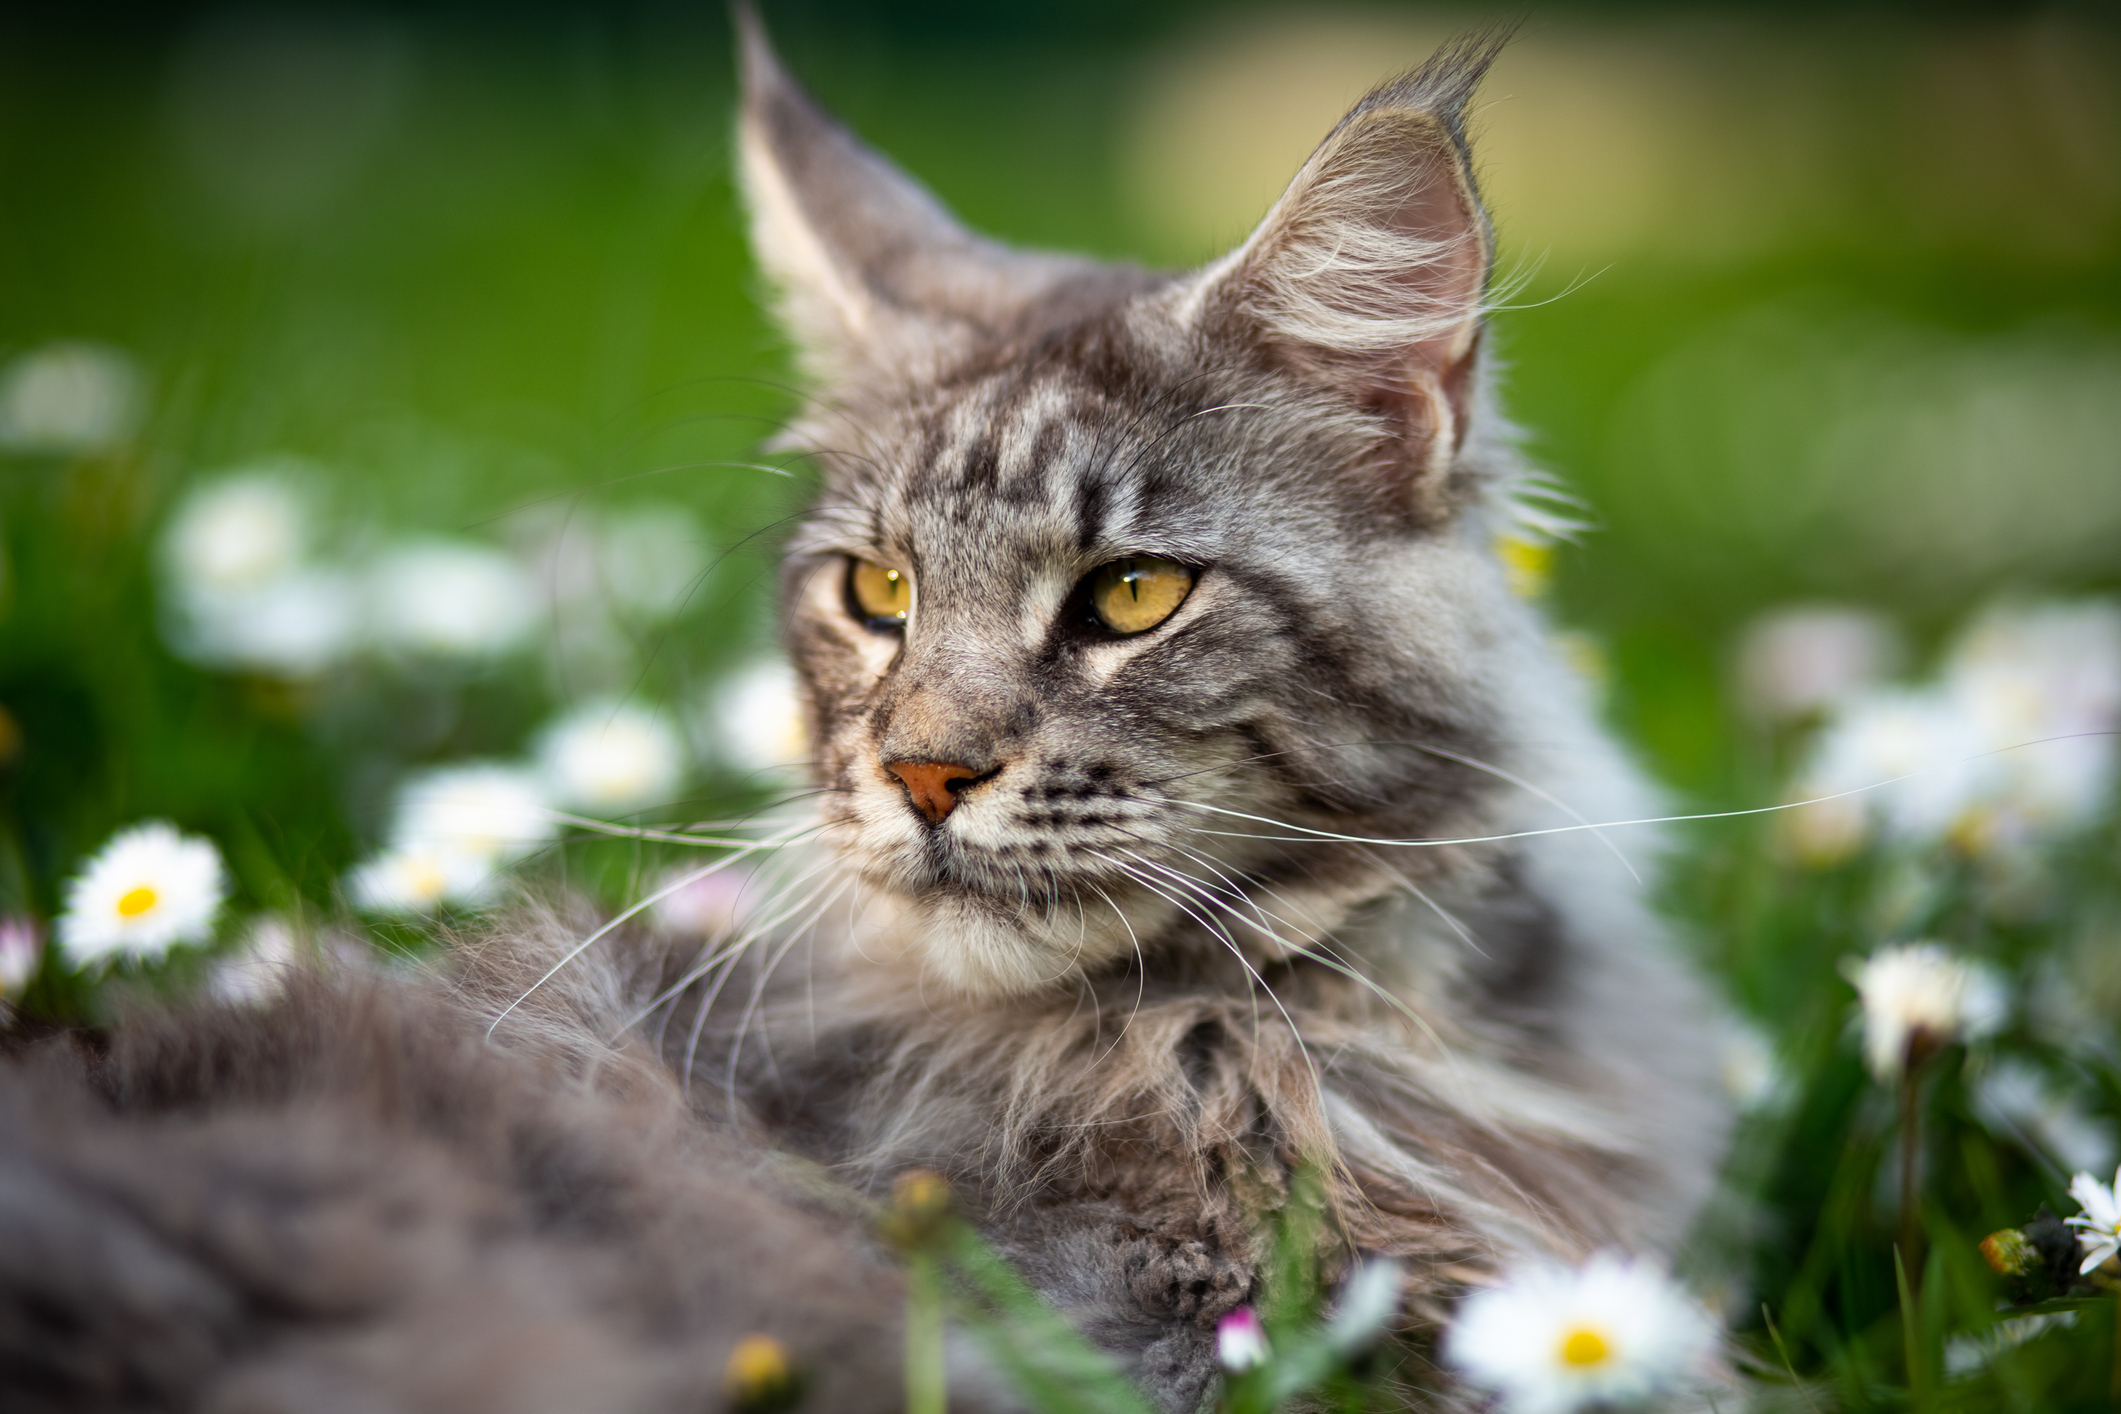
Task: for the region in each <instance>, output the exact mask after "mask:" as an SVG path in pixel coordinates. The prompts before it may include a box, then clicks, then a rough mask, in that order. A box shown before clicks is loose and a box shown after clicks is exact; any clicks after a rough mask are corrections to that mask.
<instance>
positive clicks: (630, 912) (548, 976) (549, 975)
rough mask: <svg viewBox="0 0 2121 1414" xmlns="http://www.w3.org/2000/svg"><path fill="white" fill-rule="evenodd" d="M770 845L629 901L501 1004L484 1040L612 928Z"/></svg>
mask: <svg viewBox="0 0 2121 1414" xmlns="http://www.w3.org/2000/svg"><path fill="white" fill-rule="evenodd" d="M771 847H772V846H770V845H764V844H761V845H752V846H746V847H744V848H741V849H739V850H737V851H736V852H735V853H733V854H731V855H730V856H729V857H728V858H727V859H718V860H716V861H715V862H714V863H712V864H708V865H703V866H702V867H700V868H698V869H695V870H693V871H692V872H691V873H689V874H684V875H680V876H679V877H678V878H677V879H675V880H673V881H672V882H670V883H668V884H665V885H664V886H663V887H662V888H660V889H657V890H656V891H655V892H654V893H652V894H650V895H648V896H647V897H646V898H643V899H640V900H638V901H637V902H635V903H633V904H630V905H628V906H627V907H626V908H624V909H622V910H620V911H619V912H618V913H617V914H615V915H613V916H612V918H611V919H610V920H609V921H608V922H606V923H605V924H604V926H603V927H601V928H599V929H597V930H596V931H595V932H593V933H591V934H590V935H589V936H588V937H586V938H584V939H582V941H580V942H579V943H576V944H575V945H574V946H573V947H571V948H569V949H568V950H567V951H566V952H565V953H563V954H562V955H561V957H560V960H559V961H558V962H555V963H554V964H553V965H552V966H551V967H549V968H547V969H546V970H545V974H544V975H543V976H542V977H540V978H538V980H537V981H535V982H533V983H531V984H530V986H529V987H528V988H526V989H525V990H524V992H523V995H521V996H520V997H517V998H516V999H515V1000H514V1001H512V1002H510V1003H509V1004H508V1005H507V1006H505V1007H503V1008H502V1009H501V1014H500V1015H499V1016H496V1017H495V1018H494V1019H493V1021H492V1022H491V1023H490V1024H489V1025H488V1026H487V1028H486V1039H487V1040H489V1041H491V1040H492V1039H493V1033H494V1030H495V1029H496V1028H497V1027H499V1026H500V1024H501V1023H502V1022H504V1021H506V1020H507V1019H508V1017H509V1014H510V1013H512V1012H513V1011H514V1010H515V1009H516V1008H517V1007H519V1006H521V1005H523V1003H525V1002H527V1001H529V1000H530V998H531V996H532V994H533V993H535V992H536V991H537V990H538V988H540V987H542V986H544V985H545V984H546V983H547V982H550V981H551V980H552V979H553V978H555V977H557V976H559V975H560V969H562V968H564V967H566V966H567V964H569V963H571V962H573V961H574V960H575V959H576V958H578V957H580V956H581V955H582V954H583V953H585V952H588V951H589V950H590V949H591V948H593V947H595V946H596V945H597V944H598V943H599V942H601V941H602V940H603V939H605V938H607V937H609V936H610V935H611V933H612V931H613V930H614V929H616V928H617V927H618V926H619V925H620V924H622V923H624V922H626V921H627V920H628V919H630V918H634V917H636V916H638V915H639V914H640V913H642V912H644V911H645V910H647V909H649V908H652V907H654V906H655V905H656V904H658V903H661V902H662V901H663V900H664V899H666V898H669V897H670V896H671V895H672V894H674V893H677V892H678V891H679V890H680V889H683V888H685V887H687V886H688V885H691V884H696V883H698V882H699V881H700V880H702V879H705V878H708V877H709V876H711V875H714V874H719V873H720V872H721V871H722V870H724V869H727V868H729V867H730V866H731V865H733V864H735V863H736V862H737V861H738V860H741V859H744V858H747V857H749V856H750V855H752V854H754V853H756V852H757V851H758V850H760V849H766V848H771Z"/></svg>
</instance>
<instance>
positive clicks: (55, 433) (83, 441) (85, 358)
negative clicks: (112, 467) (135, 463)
mask: <svg viewBox="0 0 2121 1414" xmlns="http://www.w3.org/2000/svg"><path fill="white" fill-rule="evenodd" d="M139 413H140V372H139V369H138V368H136V367H135V366H134V364H133V361H132V360H131V359H130V358H128V357H127V356H126V355H124V354H122V353H120V352H119V351H118V350H116V349H113V348H107V347H105V346H103V345H101V344H79V343H73V344H50V345H47V346H46V347H44V348H41V349H38V350H36V351H35V352H33V353H29V354H25V355H24V356H23V357H21V358H19V359H17V360H15V362H14V363H13V364H11V365H10V366H9V367H8V370H7V373H6V375H5V376H4V377H0V447H12V448H19V449H21V450H23V451H31V452H93V451H98V450H101V449H102V448H105V447H108V446H111V445H113V444H115V443H118V442H122V441H124V440H125V438H126V437H127V436H129V435H130V434H131V432H132V430H133V427H134V424H135V423H137V422H138V421H139Z"/></svg>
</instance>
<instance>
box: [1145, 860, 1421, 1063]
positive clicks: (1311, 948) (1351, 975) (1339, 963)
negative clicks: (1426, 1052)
mask: <svg viewBox="0 0 2121 1414" xmlns="http://www.w3.org/2000/svg"><path fill="white" fill-rule="evenodd" d="M1173 847H1174V848H1177V849H1181V850H1185V852H1186V853H1188V854H1192V855H1194V857H1196V858H1198V859H1200V860H1201V861H1202V862H1203V863H1206V864H1207V865H1208V867H1209V868H1211V869H1215V871H1216V872H1217V873H1218V874H1222V873H1223V871H1222V870H1221V869H1220V868H1218V867H1217V866H1216V865H1215V864H1214V862H1213V861H1212V860H1210V859H1209V858H1208V857H1207V856H1206V855H1203V854H1200V853H1198V852H1197V851H1194V850H1190V849H1187V848H1186V846H1184V845H1176V846H1173ZM1128 852H1129V853H1130V854H1131V853H1132V851H1131V850H1130V851H1128ZM1136 857H1137V858H1139V856H1136ZM1143 862H1144V863H1147V862H1149V861H1146V860H1144V861H1143ZM1166 872H1171V873H1173V874H1174V875H1175V877H1178V878H1181V879H1189V882H1191V883H1193V884H1194V885H1196V887H1198V886H1201V885H1202V884H1203V883H1204V881H1201V880H1192V879H1190V878H1189V876H1186V875H1183V874H1176V871H1166ZM1224 877H1225V878H1226V879H1227V878H1228V877H1229V876H1228V875H1227V874H1224ZM1220 892H1231V891H1230V890H1222V891H1220ZM1201 897H1202V901H1203V902H1205V903H1209V904H1213V905H1215V906H1217V907H1220V908H1222V909H1223V910H1224V911H1225V912H1228V913H1231V914H1232V915H1233V916H1235V911H1234V909H1233V907H1232V905H1231V904H1229V903H1227V902H1225V901H1223V900H1221V899H1217V898H1214V897H1212V896H1210V895H1208V894H1205V893H1204V894H1202V895H1201ZM1233 897H1238V898H1242V899H1243V900H1244V902H1246V903H1247V904H1249V905H1250V906H1251V907H1252V908H1253V909H1254V910H1255V911H1260V912H1262V913H1263V912H1264V910H1260V909H1259V905H1258V904H1257V902H1256V901H1254V900H1253V899H1251V898H1250V897H1249V896H1248V895H1245V894H1243V893H1242V892H1236V893H1233ZM1266 916H1268V917H1273V915H1271V914H1269V915H1266ZM1445 917H1446V919H1447V920H1448V918H1449V915H1445ZM1240 921H1244V920H1240ZM1276 921H1277V922H1286V921H1287V920H1284V919H1279V918H1277V919H1276ZM1251 926H1254V927H1258V926H1259V925H1257V924H1252V925H1251ZM1259 931H1260V932H1261V933H1263V934H1264V935H1265V936H1266V937H1267V938H1268V939H1270V940H1271V941H1272V942H1274V943H1275V944H1277V945H1278V946H1280V947H1282V948H1285V949H1287V950H1288V951H1289V952H1290V953H1291V954H1292V955H1293V956H1296V957H1301V958H1304V959H1306V960H1308V961H1311V962H1315V963H1317V964H1318V965H1320V966H1321V967H1324V968H1326V969H1327V970H1328V971H1331V972H1335V973H1338V974H1339V975H1341V976H1343V977H1346V978H1347V979H1348V980H1349V981H1351V982H1355V983H1357V984H1359V985H1360V986H1362V987H1363V988H1364V989H1366V990H1367V991H1369V992H1371V993H1372V994H1373V995H1375V996H1376V997H1377V998H1378V999H1379V1000H1380V1001H1382V1002H1384V1003H1385V1004H1386V1005H1387V1006H1389V1007H1391V1008H1392V1009H1393V1010H1394V1011H1397V1012H1399V1013H1400V1014H1401V1015H1403V1016H1404V1017H1406V1019H1407V1020H1408V1021H1411V1022H1412V1023H1414V1025H1415V1027H1416V1028H1418V1029H1419V1030H1420V1031H1421V1033H1422V1034H1423V1035H1425V1036H1427V1037H1428V1038H1429V1041H1430V1043H1431V1044H1432V1045H1434V1046H1435V1047H1436V1050H1437V1053H1438V1054H1439V1055H1441V1056H1443V1057H1444V1059H1445V1060H1446V1061H1448V1062H1450V1063H1451V1064H1452V1065H1453V1066H1455V1065H1456V1064H1457V1057H1456V1055H1455V1053H1454V1052H1453V1051H1452V1049H1451V1045H1450V1043H1449V1042H1448V1041H1446V1040H1444V1038H1443V1037H1442V1035H1440V1034H1439V1033H1438V1032H1437V1030H1436V1028H1435V1027H1434V1026H1433V1025H1431V1024H1430V1022H1429V1019H1428V1018H1427V1017H1425V1016H1423V1015H1422V1014H1421V1013H1420V1012H1418V1011H1416V1010H1415V1009H1414V1007H1413V1006H1412V1004H1410V1003H1409V1002H1408V1001H1407V1000H1406V999H1405V998H1404V997H1401V996H1399V995H1398V994H1397V993H1395V992H1393V991H1392V990H1391V989H1390V988H1388V987H1386V986H1384V985H1383V984H1382V983H1380V982H1378V981H1377V980H1376V979H1375V978H1373V977H1369V976H1367V975H1365V974H1364V973H1363V972H1362V971H1361V970H1360V969H1358V968H1356V967H1355V966H1354V965H1353V964H1351V963H1348V962H1346V961H1343V960H1342V959H1340V958H1338V957H1335V956H1334V955H1333V954H1332V953H1330V952H1328V951H1326V950H1325V944H1324V943H1323V942H1318V941H1314V942H1310V943H1298V942H1294V941H1292V940H1291V939H1288V938H1285V937H1283V936H1282V935H1281V934H1280V933H1278V932H1276V931H1274V930H1273V929H1271V928H1263V927H1262V928H1260V929H1259Z"/></svg>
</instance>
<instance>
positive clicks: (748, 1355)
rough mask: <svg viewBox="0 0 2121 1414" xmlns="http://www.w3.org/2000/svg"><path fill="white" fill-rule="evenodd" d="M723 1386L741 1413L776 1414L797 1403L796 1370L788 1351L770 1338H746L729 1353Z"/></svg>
mask: <svg viewBox="0 0 2121 1414" xmlns="http://www.w3.org/2000/svg"><path fill="white" fill-rule="evenodd" d="M722 1387H723V1388H724V1389H725V1390H727V1391H728V1393H729V1403H730V1405H731V1406H732V1407H733V1408H735V1409H737V1410H739V1411H741V1414H776V1411H779V1410H783V1409H787V1408H789V1407H790V1406H791V1405H793V1404H794V1403H795V1399H796V1395H797V1394H798V1393H799V1392H800V1391H799V1390H798V1388H797V1383H796V1377H795V1368H794V1366H792V1365H790V1364H789V1362H788V1351H787V1349H786V1347H784V1346H783V1345H782V1344H781V1343H780V1342H779V1341H777V1340H775V1339H774V1338H773V1337H772V1336H770V1335H747V1336H745V1337H744V1338H743V1339H742V1340H740V1341H738V1342H737V1343H736V1348H735V1349H734V1350H732V1351H730V1352H729V1363H728V1364H727V1365H725V1366H723V1368H722Z"/></svg>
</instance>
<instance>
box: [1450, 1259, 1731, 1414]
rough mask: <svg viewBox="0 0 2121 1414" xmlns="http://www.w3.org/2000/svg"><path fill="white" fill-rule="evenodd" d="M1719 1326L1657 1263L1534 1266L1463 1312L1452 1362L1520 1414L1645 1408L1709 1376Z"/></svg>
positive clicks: (1474, 1299) (1454, 1330)
mask: <svg viewBox="0 0 2121 1414" xmlns="http://www.w3.org/2000/svg"><path fill="white" fill-rule="evenodd" d="M1714 1344H1715V1324H1714V1322H1713V1321H1711V1319H1710V1318H1709V1314H1708V1312H1707V1311H1706V1310H1704V1309H1703V1308H1702V1306H1701V1303H1700V1302H1698V1301H1696V1300H1695V1299H1694V1298H1693V1297H1692V1296H1690V1295H1688V1294H1687V1293H1686V1292H1685V1291H1684V1290H1683V1289H1681V1288H1680V1287H1679V1286H1678V1285H1677V1284H1676V1283H1675V1282H1673V1281H1672V1279H1671V1278H1670V1277H1668V1276H1666V1275H1665V1274H1664V1272H1663V1271H1662V1270H1661V1269H1659V1268H1658V1267H1657V1266H1655V1265H1654V1264H1652V1263H1650V1262H1647V1261H1642V1260H1636V1259H1633V1258H1629V1257H1625V1256H1622V1255H1620V1254H1619V1253H1614V1252H1601V1253H1599V1254H1597V1255H1596V1256H1594V1257H1592V1258H1591V1260H1590V1261H1589V1262H1588V1263H1586V1264H1585V1265H1584V1266H1582V1267H1580V1268H1577V1269H1574V1270H1570V1269H1568V1268H1565V1267H1557V1266H1544V1265H1543V1266H1534V1267H1529V1268H1526V1269H1524V1270H1521V1271H1519V1272H1517V1273H1515V1274H1513V1275H1512V1276H1511V1277H1510V1279H1509V1280H1508V1281H1506V1282H1504V1283H1503V1284H1502V1285H1501V1286H1498V1287H1493V1288H1490V1289H1489V1290H1486V1291H1482V1292H1478V1293H1476V1294H1475V1295H1473V1296H1471V1297H1469V1298H1468V1299H1467V1300H1466V1302H1465V1304H1464V1305H1463V1306H1462V1307H1460V1308H1459V1312H1458V1317H1457V1319H1456V1320H1455V1321H1453V1322H1452V1325H1451V1329H1450V1331H1449V1333H1448V1334H1447V1335H1446V1337H1445V1340H1444V1355H1445V1358H1446V1359H1448V1360H1449V1361H1450V1362H1451V1363H1452V1364H1453V1365H1455V1366H1457V1367H1458V1368H1459V1370H1460V1371H1461V1372H1462V1373H1463V1374H1464V1375H1465V1378H1466V1379H1467V1381H1468V1382H1470V1383H1472V1384H1474V1385H1477V1386H1480V1387H1481V1388H1483V1389H1488V1390H1493V1391H1495V1392H1496V1393H1497V1394H1499V1395H1500V1396H1501V1397H1502V1405H1503V1407H1504V1408H1506V1409H1508V1410H1510V1411H1512V1414H1566V1411H1569V1410H1574V1409H1580V1408H1583V1407H1584V1406H1586V1405H1590V1404H1597V1403H1626V1402H1628V1401H1632V1400H1641V1399H1645V1398H1647V1397H1649V1396H1651V1395H1653V1394H1656V1393H1658V1392H1660V1391H1662V1390H1666V1389H1670V1388H1672V1387H1673V1386H1675V1385H1677V1384H1679V1383H1681V1382H1683V1381H1685V1380H1687V1379H1688V1378H1690V1377H1692V1376H1695V1375H1697V1374H1700V1373H1702V1372H1703V1370H1704V1368H1705V1366H1706V1365H1707V1363H1708V1360H1709V1358H1710V1355H1711V1352H1712V1350H1713V1347H1714Z"/></svg>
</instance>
